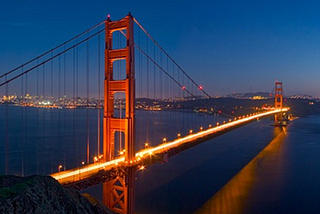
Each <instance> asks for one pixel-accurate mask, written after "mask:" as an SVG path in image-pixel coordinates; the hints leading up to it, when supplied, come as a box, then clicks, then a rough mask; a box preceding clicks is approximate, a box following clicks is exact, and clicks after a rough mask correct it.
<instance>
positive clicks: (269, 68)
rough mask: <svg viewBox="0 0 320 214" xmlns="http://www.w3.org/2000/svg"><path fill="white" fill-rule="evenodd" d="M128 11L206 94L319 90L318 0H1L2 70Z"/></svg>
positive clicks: (319, 23)
mask: <svg viewBox="0 0 320 214" xmlns="http://www.w3.org/2000/svg"><path fill="white" fill-rule="evenodd" d="M129 11H131V13H132V14H133V15H134V16H135V17H136V18H137V20H138V21H139V22H140V23H141V24H142V25H143V26H144V27H145V28H146V29H147V30H148V31H149V32H150V34H151V35H152V36H153V37H154V38H155V39H156V40H157V41H158V42H159V43H160V44H161V45H162V46H163V48H164V49H165V50H167V52H168V53H169V54H171V56H172V57H173V58H174V59H175V60H176V61H177V62H178V63H179V64H180V65H181V66H182V67H183V68H184V69H185V70H186V71H188V73H189V74H190V75H191V76H192V77H194V79H195V80H196V81H197V82H199V83H200V84H202V85H204V87H205V89H206V90H207V91H208V92H209V93H210V94H211V95H224V94H228V93H231V92H248V91H249V90H250V85H252V89H253V91H269V92H271V90H272V88H273V84H274V81H275V80H279V81H283V82H284V91H285V94H286V95H291V94H296V93H300V94H303V93H304V94H310V95H314V96H320V52H319V50H320V31H319V25H320V13H319V11H320V2H317V1H314V2H312V1H309V2H308V3H306V2H303V1H301V2H297V1H270V0H269V1H245V3H244V2H240V1H226V0H224V1H195V0H192V1H188V0H184V1H182V0H177V1H176V0H175V1H173V0H166V1H150V0H149V1H147V0H146V1H116V0H115V1H107V0H105V1H100V0H94V1H89V0H86V1H85V0H77V1H76V0H68V1H65V0H64V1H62V0H55V1H51V0H46V1H43V0H41V1H40V0H39V1H34V0H30V1H25V0H24V1H15V0H1V1H0V29H1V30H0V68H1V71H0V73H1V74H2V73H4V72H6V71H8V70H9V69H11V68H13V67H15V66H17V65H20V64H22V63H23V62H25V61H26V60H28V59H31V58H33V57H35V56H36V55H38V54H40V53H42V52H44V51H46V50H48V49H50V48H52V47H54V46H56V45H58V44H60V43H62V42H64V41H65V40H67V39H69V38H71V37H73V36H75V35H77V34H78V33H80V32H82V31H84V30H86V29H87V28H89V27H91V26H93V25H95V24H96V23H98V22H100V21H102V20H103V19H105V18H106V16H107V14H110V15H111V18H112V19H119V18H122V17H123V16H125V15H126V14H127V13H128V12H129Z"/></svg>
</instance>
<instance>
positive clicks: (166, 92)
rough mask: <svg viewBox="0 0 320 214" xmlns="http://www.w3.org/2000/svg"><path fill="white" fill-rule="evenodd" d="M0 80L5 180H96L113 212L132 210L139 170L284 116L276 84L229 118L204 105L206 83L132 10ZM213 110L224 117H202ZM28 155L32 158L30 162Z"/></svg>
mask: <svg viewBox="0 0 320 214" xmlns="http://www.w3.org/2000/svg"><path fill="white" fill-rule="evenodd" d="M0 81H1V82H0V89H2V90H3V94H4V99H3V105H2V106H4V116H3V120H2V122H3V127H4V128H3V129H2V130H1V131H2V132H1V133H2V135H1V138H2V139H4V141H2V142H3V146H4V150H5V151H4V154H5V155H4V165H5V174H9V173H13V174H18V171H19V168H20V174H21V175H22V176H24V175H28V174H30V173H31V174H50V175H51V176H52V177H54V178H55V179H56V180H58V181H59V182H60V183H61V184H62V185H63V186H69V187H73V188H77V189H84V188H86V187H88V186H92V185H96V184H99V183H103V188H104V195H103V202H104V204H105V205H106V206H107V207H108V208H110V209H111V210H113V211H115V212H117V213H133V212H134V200H133V197H134V180H133V176H132V175H133V174H134V173H135V172H136V171H137V170H143V169H144V168H145V167H146V166H147V165H150V164H153V163H156V162H159V161H167V159H168V158H170V157H172V156H173V155H176V154H178V153H179V152H181V151H183V150H186V149H189V148H191V147H193V146H195V145H197V144H199V143H201V142H204V141H207V140H209V139H211V138H214V137H216V136H219V135H221V134H223V133H226V132H229V131H231V130H233V129H236V128H239V127H241V126H243V125H246V124H248V123H250V122H254V121H257V120H259V119H261V118H264V117H270V116H273V115H274V117H275V124H276V125H281V123H282V121H283V119H284V118H283V115H284V114H285V113H286V112H287V111H288V110H289V109H288V108H286V107H284V106H283V89H282V83H281V82H276V83H275V95H274V99H275V105H274V107H272V108H269V109H266V110H261V111H259V112H251V113H246V114H244V115H242V116H239V115H237V116H236V115H232V114H231V113H230V112H228V111H227V110H226V109H223V107H221V108H220V109H219V108H216V107H214V106H212V105H211V104H210V103H209V102H208V100H210V98H211V97H210V95H209V94H208V93H207V92H206V90H205V89H204V87H203V86H202V85H200V84H198V83H197V82H196V81H195V80H194V79H193V78H191V76H190V75H188V73H187V72H186V71H185V70H184V69H182V67H181V66H180V65H178V63H177V62H176V61H175V60H174V59H173V58H172V57H171V56H170V55H169V54H168V53H167V52H166V51H165V50H164V49H163V48H162V47H161V46H160V45H159V44H158V43H157V42H156V41H155V39H153V37H151V35H150V34H149V33H148V32H147V31H146V30H145V29H144V28H143V27H142V25H141V24H140V23H139V22H138V21H137V20H136V19H135V18H134V17H133V16H132V15H131V14H129V15H127V16H126V17H124V18H123V19H120V20H116V21H112V20H111V19H110V17H109V16H108V18H107V19H106V20H104V21H102V22H101V23H99V24H97V25H95V26H93V27H92V28H90V29H88V30H86V31H84V32H83V33H81V34H79V35H77V36H76V37H73V38H72V39H70V40H68V41H66V42H64V43H62V44H61V45H58V46H57V47H55V48H53V49H51V50H49V51H47V52H45V53H44V54H41V55H39V56H38V57H36V58H34V59H32V60H30V61H28V62H26V63H24V64H22V65H20V66H18V67H16V68H15V69H13V70H11V71H8V72H6V73H4V74H2V75H1V76H0ZM102 97H103V98H102ZM190 103H192V104H194V103H196V104H197V108H199V109H202V110H203V109H205V111H204V112H205V113H206V116H205V117H199V118H197V120H199V121H198V122H199V123H200V124H201V126H200V127H197V128H195V127H193V124H192V123H193V120H194V118H192V117H191V118H188V117H190V115H191V112H190V108H189V107H186V106H187V105H188V104H189V105H190ZM17 107H21V108H17ZM31 109H36V110H35V111H34V110H31ZM76 109H80V110H81V111H80V110H79V111H77V110H76ZM177 110H179V112H180V113H179V115H180V118H176V119H174V121H175V122H174V123H175V125H174V126H175V129H174V130H173V129H168V128H167V127H169V126H170V124H163V125H162V127H158V126H157V124H156V121H155V117H156V116H157V115H156V114H157V113H158V112H159V111H167V112H177ZM69 111H72V112H71V113H70V112H69ZM101 111H102V112H101ZM136 111H144V112H147V113H146V115H145V117H147V119H146V120H144V121H142V122H141V121H140V122H139V117H138V116H136ZM149 112H151V113H149ZM181 112H182V113H181ZM183 112H185V113H183ZM209 113H210V114H209ZM221 114H224V116H227V117H228V119H226V118H225V117H223V118H220V119H217V117H209V116H208V115H221ZM16 115H18V116H17V117H16ZM70 115H71V116H70ZM181 115H184V116H182V117H181ZM177 116H178V114H177V113H170V117H172V118H175V117H177ZM93 117H94V118H95V119H94V120H92V118H93ZM17 118H18V120H17ZM172 118H170V119H172ZM186 118H187V119H186ZM137 121H138V122H139V124H138V125H137V123H138V122H137ZM186 121H187V122H189V123H186ZM80 122H82V124H80ZM171 125H172V124H171ZM157 127H158V128H159V130H157ZM15 129H16V130H15ZM12 130H13V131H12ZM17 130H18V131H17ZM141 130H142V131H141ZM175 131H177V133H174V134H172V132H175ZM12 133H14V134H12ZM18 133H19V134H18ZM141 133H143V134H141ZM160 134H162V135H163V136H165V137H161V136H160ZM34 144H36V145H34ZM53 145H55V146H56V147H58V148H55V149H52V147H51V146H53ZM139 147H140V148H139ZM52 150H53V151H52ZM84 151H85V152H84ZM29 154H34V157H35V159H36V160H35V161H34V159H33V160H29V161H28V160H27V159H28V158H27V156H28V155H29ZM17 156H20V157H21V158H17ZM17 159H18V160H17ZM30 161H31V163H28V162H30ZM44 163H47V164H44ZM28 164H29V165H28ZM47 166H49V167H48V168H49V169H50V172H48V170H47V169H46V168H47ZM35 168H36V172H33V169H35Z"/></svg>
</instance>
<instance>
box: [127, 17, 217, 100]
mask: <svg viewBox="0 0 320 214" xmlns="http://www.w3.org/2000/svg"><path fill="white" fill-rule="evenodd" d="M133 20H134V22H135V23H136V24H137V25H138V26H139V27H140V28H141V30H142V31H143V32H144V33H145V34H146V35H147V36H148V37H149V38H150V40H151V41H153V42H154V43H155V44H156V45H157V46H158V47H159V48H160V50H161V51H162V52H163V53H164V54H165V55H166V56H167V57H168V58H169V59H170V60H171V61H172V62H173V63H174V64H175V65H176V66H177V67H178V68H179V69H180V70H181V71H182V72H183V73H184V75H186V76H187V77H188V79H190V80H191V82H192V83H193V84H194V85H195V86H197V88H200V85H198V84H197V83H196V82H195V81H194V80H193V79H192V78H191V77H190V76H189V75H188V74H187V73H186V72H185V71H184V70H183V69H182V68H181V66H180V65H178V63H177V62H176V61H175V60H174V59H173V58H172V57H171V56H170V55H169V54H168V53H167V52H166V51H165V50H164V49H163V48H162V47H161V46H160V45H159V43H158V42H156V40H155V39H153V37H152V36H151V35H150V34H149V33H148V31H146V30H145V29H144V27H142V25H141V24H140V23H139V22H138V21H137V20H136V19H135V18H134V17H133ZM201 91H203V93H204V94H205V95H207V96H208V97H209V98H211V96H210V95H209V94H208V93H207V92H206V91H205V90H203V89H201Z"/></svg>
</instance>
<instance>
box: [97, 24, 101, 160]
mask: <svg viewBox="0 0 320 214" xmlns="http://www.w3.org/2000/svg"><path fill="white" fill-rule="evenodd" d="M98 30H99V28H98ZM100 76H101V75H100V33H99V34H98V148H97V151H98V157H99V156H100V138H101V136H100V125H101V124H100Z"/></svg>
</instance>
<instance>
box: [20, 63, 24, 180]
mask: <svg viewBox="0 0 320 214" xmlns="http://www.w3.org/2000/svg"><path fill="white" fill-rule="evenodd" d="M21 73H23V67H22V68H21ZM21 86H22V87H21V102H22V108H21V115H22V116H21V117H22V121H21V126H22V132H21V139H22V143H21V176H24V134H23V133H24V132H25V130H24V108H23V106H24V78H23V76H22V77H21Z"/></svg>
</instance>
